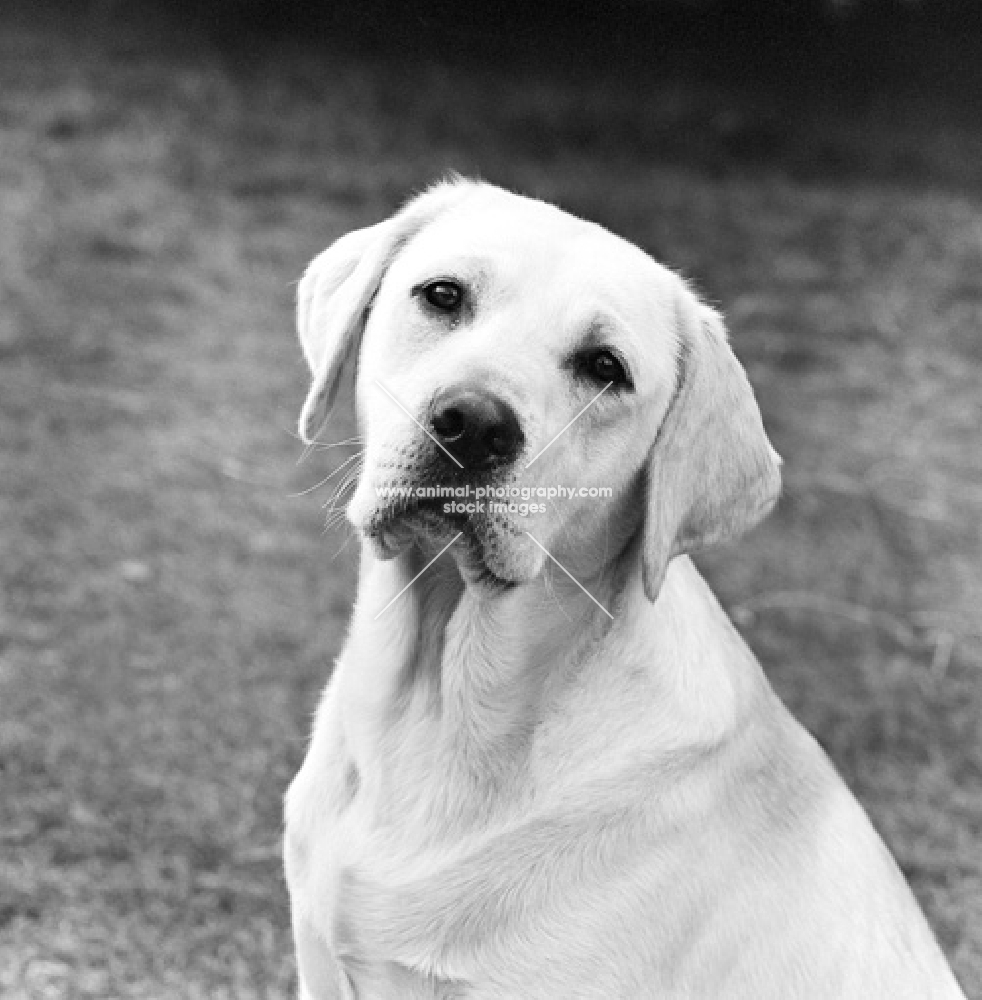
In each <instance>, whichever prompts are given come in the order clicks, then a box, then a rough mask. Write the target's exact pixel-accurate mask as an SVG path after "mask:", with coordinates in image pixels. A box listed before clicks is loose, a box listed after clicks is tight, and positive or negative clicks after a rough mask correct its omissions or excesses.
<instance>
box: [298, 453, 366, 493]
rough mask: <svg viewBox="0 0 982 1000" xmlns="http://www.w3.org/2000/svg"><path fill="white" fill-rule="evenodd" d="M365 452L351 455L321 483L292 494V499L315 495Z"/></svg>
mask: <svg viewBox="0 0 982 1000" xmlns="http://www.w3.org/2000/svg"><path fill="white" fill-rule="evenodd" d="M364 454H365V452H364V451H356V452H355V453H354V454H353V455H349V456H348V457H347V458H346V459H345V460H344V461H343V462H342V463H341V464H340V465H339V466H338V467H337V468H336V469H335V470H334V471H333V472H332V473H330V474H329V475H327V476H325V477H324V478H323V479H322V480H321V481H320V482H319V483H314V485H313V486H308V487H307V489H305V490H301V491H300V492H299V493H291V494H290V496H291V497H305V496H306V495H307V494H308V493H313V492H314V490H319V489H320V488H321V487H322V486H323V485H325V483H329V482H330V481H331V480H332V479H333V478H334V477H335V476H336V475H337V474H338V473H339V472H340V471H341V470H342V469H343V468H344V467H345V466H346V465H350V464H351V463H352V462H354V461H356V460H357V459H359V458H361V457H362V455H364Z"/></svg>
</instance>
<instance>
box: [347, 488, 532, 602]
mask: <svg viewBox="0 0 982 1000" xmlns="http://www.w3.org/2000/svg"><path fill="white" fill-rule="evenodd" d="M363 534H364V536H365V537H366V538H367V539H368V541H369V543H370V544H371V546H372V550H373V552H374V553H375V556H376V557H377V558H379V559H383V560H388V559H394V558H395V557H396V556H398V555H400V554H402V553H403V552H406V551H408V550H409V549H410V548H412V547H413V546H415V547H417V548H418V549H419V550H420V552H421V554H422V556H423V557H424V558H425V559H427V560H428V559H432V558H434V557H436V556H437V555H439V554H440V552H441V551H442V550H443V549H444V548H448V551H449V552H450V553H451V554H452V556H453V558H454V560H455V561H456V563H457V566H458V568H459V570H460V574H461V576H462V577H463V578H464V580H465V581H466V582H468V583H472V584H476V585H481V586H486V587H491V588H510V587H514V586H516V585H517V584H520V583H524V582H527V580H526V577H525V576H524V574H522V573H520V572H516V568H515V567H513V566H512V565H511V560H509V559H507V558H506V557H505V554H504V553H503V551H502V548H503V547H502V545H501V544H500V542H496V541H492V540H491V538H490V537H489V532H488V529H487V527H486V526H485V525H477V524H475V523H474V521H473V519H471V518H469V517H467V516H466V515H461V516H454V515H452V514H444V513H443V512H442V511H439V510H435V509H432V508H428V507H425V506H418V507H414V508H412V509H409V510H405V509H404V510H401V511H398V512H392V511H376V512H375V513H374V514H373V515H372V517H371V518H370V519H369V522H368V525H367V527H366V528H364V529H363Z"/></svg>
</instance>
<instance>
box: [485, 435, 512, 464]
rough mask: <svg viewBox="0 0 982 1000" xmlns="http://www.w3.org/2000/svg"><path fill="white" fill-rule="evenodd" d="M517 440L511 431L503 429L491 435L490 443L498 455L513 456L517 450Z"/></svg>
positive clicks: (492, 449)
mask: <svg viewBox="0 0 982 1000" xmlns="http://www.w3.org/2000/svg"><path fill="white" fill-rule="evenodd" d="M515 441H516V435H515V434H512V433H509V432H508V431H507V430H501V431H499V432H497V433H495V434H493V435H492V436H491V440H490V441H489V442H488V444H489V445H490V446H491V451H492V452H493V453H494V454H495V455H498V456H499V457H502V458H504V457H506V456H509V457H510V456H511V455H513V454H514V452H515Z"/></svg>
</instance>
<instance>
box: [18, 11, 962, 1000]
mask: <svg viewBox="0 0 982 1000" xmlns="http://www.w3.org/2000/svg"><path fill="white" fill-rule="evenodd" d="M526 6H527V5H526ZM536 9H537V16H536V18H535V19H533V18H532V17H531V16H530V15H529V14H528V12H527V10H526V9H525V6H520V5H517V4H508V3H505V4H500V3H499V4H485V5H471V6H467V5H460V4H458V5H457V6H456V8H455V7H454V6H453V5H451V4H449V3H446V4H442V5H441V4H430V5H425V6H422V7H421V6H418V5H396V4H393V3H384V2H382V0H371V2H367V3H364V4H362V5H359V6H357V7H352V6H344V5H342V6H340V7H338V6H337V5H335V6H327V5H325V6H324V7H314V6H312V5H309V4H305V5H304V4H299V3H298V4H277V5H273V4H263V3H258V2H256V3H249V4H232V3H231V2H228V3H221V2H211V3H206V4H203V5H202V4H199V5H194V6H192V5H190V4H189V5H187V6H186V7H183V8H182V6H181V5H172V6H169V7H166V8H165V7H164V5H156V6H154V5H136V4H123V3H114V2H112V0H109V2H99V3H92V4H76V5H73V6H71V7H68V6H66V5H61V6H57V7H39V6H38V5H37V4H32V5H23V6H21V5H17V4H13V5H10V4H8V5H5V6H4V8H3V10H2V11H0V219H2V225H0V581H2V604H0V995H2V996H3V997H4V998H5V1000H6V998H8V997H9V998H11V1000H19V998H35V997H37V998H48V997H54V998H63V997H64V998H69V997H72V998H73V997H85V998H116V997H120V998H122V997H141V998H154V1000H156V998H161V1000H163V998H168V1000H169V998H197V997H202V998H209V1000H211V998H220V997H229V998H243V1000H245V998H253V997H256V998H269V1000H273V998H284V997H288V996H290V995H291V991H292V989H293V963H292V956H291V947H290V940H289V932H288V914H287V906H286V895H285V889H284V886H283V882H282V879H281V875H280V865H279V858H278V841H279V834H280V800H281V796H282V793H283V790H284V789H285V787H286V785H287V783H288V781H289V779H290V777H291V776H292V774H293V772H294V770H295V769H296V767H297V765H298V763H299V760H300V758H301V755H302V753H303V749H304V743H305V739H306V734H307V731H308V727H309V721H310V715H311V712H312V710H313V708H314V705H315V703H316V698H317V694H318V691H319V689H320V688H321V686H322V684H323V682H324V680H325V678H326V676H327V673H328V670H329V666H330V663H331V659H332V657H333V656H334V654H335V653H336V652H337V650H338V649H339V646H340V644H341V642H342V640H343V634H344V628H345V621H346V616H347V612H348V608H349V605H350V601H351V597H352V588H353V582H354V571H355V566H354V562H355V558H354V557H355V550H356V548H357V546H356V545H355V544H354V543H350V542H349V540H348V537H347V535H346V534H345V533H344V532H343V531H341V532H337V531H335V532H332V533H330V534H328V535H324V534H323V532H322V526H323V521H324V512H323V511H322V509H321V505H322V504H323V503H325V502H327V501H329V500H330V498H331V494H332V488H331V487H332V485H333V482H334V480H332V481H331V482H329V483H327V484H325V485H324V486H322V487H321V488H320V489H318V490H315V491H314V492H313V493H311V494H309V495H307V496H302V497H296V496H294V494H296V493H298V492H300V491H302V490H304V489H306V488H308V487H311V486H314V485H315V484H317V483H318V482H319V481H320V480H321V479H323V477H324V476H326V475H327V474H328V473H330V472H331V471H332V470H333V469H335V468H336V467H337V466H338V465H340V463H341V462H343V461H344V459H345V458H347V457H348V456H349V455H350V454H351V453H352V451H353V448H352V447H349V446H345V445H341V446H338V447H337V448H334V449H330V450H325V451H322V452H318V453H315V454H314V455H313V456H311V457H310V458H309V459H308V460H307V461H305V462H303V463H302V464H299V465H298V464H297V460H298V458H299V457H300V454H301V449H300V447H299V445H298V444H297V441H296V440H295V438H294V436H293V430H292V428H293V425H294V420H295V415H296V412H297V410H298V408H299V405H300V402H301V399H302V394H303V391H304V388H305V385H306V373H305V371H304V368H303V365H302V362H301V359H300V354H299V350H298V349H297V347H296V344H295V342H294V337H293V332H292V317H291V309H292V299H293V282H294V281H295V280H296V278H297V277H298V276H299V274H300V273H301V271H302V269H303V267H304V265H305V263H306V262H307V260H308V259H309V258H310V257H311V256H313V254H314V253H316V252H317V251H318V250H320V249H321V248H322V247H324V246H325V245H326V244H327V243H328V242H330V241H331V240H332V239H334V238H335V237H336V236H338V235H340V234H341V233H343V232H345V231H346V230H348V229H350V228H352V227H355V226H359V225H363V224H366V223H369V222H373V221H376V220H377V219H379V218H381V217H382V216H384V215H385V214H386V213H388V212H390V211H391V210H392V209H393V208H395V207H396V206H397V205H398V204H399V202H400V201H401V200H402V199H403V198H404V197H405V196H406V195H407V194H408V193H410V192H412V191H413V190H415V189H418V188H419V187H421V186H422V185H424V184H426V183H427V182H429V181H430V180H432V179H433V178H434V177H436V176H438V175H439V174H441V173H442V172H444V171H446V170H447V169H450V168H453V169H457V170H460V171H463V172H466V173H477V174H480V175H482V176H484V177H486V178H488V179H490V180H493V181H496V182H499V183H503V184H506V185H512V186H515V187H517V188H519V189H522V190H524V191H526V192H529V193H532V194H536V195H540V196H542V197H546V198H549V199H552V200H555V201H558V202H559V203H560V204H562V205H563V206H565V207H567V208H569V209H571V210H572V211H575V212H578V213H581V214H584V215H587V216H589V217H591V218H593V219H596V220H597V221H599V222H601V223H605V224H607V225H609V226H610V227H611V228H613V229H615V230H617V231H618V232H621V233H623V234H624V235H625V236H627V237H629V238H631V239H633V240H635V241H637V242H638V243H640V244H641V245H642V246H644V247H645V248H647V249H648V250H650V251H651V252H652V253H654V254H655V255H656V256H659V257H661V258H662V259H664V260H666V261H667V262H670V263H672V264H674V265H676V266H678V267H680V268H681V269H683V270H684V271H685V272H686V273H687V274H689V275H691V276H692V277H694V278H695V279H696V280H697V282H698V283H699V285H700V286H701V288H702V290H703V292H704V293H705V294H706V295H707V296H708V297H709V298H710V299H711V300H712V301H714V302H716V303H718V304H719V305H720V306H721V307H722V308H723V309H724V310H725V312H726V313H727V316H728V318H729V322H730V326H731V329H732V335H733V341H734V344H735V347H736V350H737V352H738V354H739V355H740V357H741V358H742V359H743V361H744V363H745V365H746V366H747V369H748V371H749V373H750V376H751V379H752V380H753V382H754V384H755V386H756V388H757V392H758V396H759V399H760V402H761V406H762V409H763V410H764V414H765V418H766V421H767V424H768V427H769V428H770V431H771V434H772V437H773V439H774V441H775V444H776V445H777V447H778V450H779V451H780V452H781V453H782V454H783V455H784V457H785V460H786V467H785V468H786V479H787V486H786V491H785V495H784V498H783V500H782V502H781V504H780V506H779V508H778V510H777V511H776V513H775V514H774V515H773V516H772V518H771V519H770V521H769V522H768V523H767V524H766V525H765V526H764V527H762V528H761V529H760V530H758V531H757V532H756V533H755V534H754V535H753V536H752V537H750V538H748V539H747V540H746V541H744V542H743V543H741V544H739V545H737V546H735V547H733V548H732V549H730V550H727V551H721V552H718V553H713V554H711V555H708V556H707V557H706V558H704V559H703V560H702V564H703V566H704V568H705V570H706V572H707V574H708V575H709V576H710V578H711V580H712V582H713V583H714V585H715V587H716V589H717V591H718V592H719V594H720V595H721V597H722V599H723V601H724V604H725V605H726V606H727V607H728V608H729V610H730V612H731V614H733V616H734V618H735V619H736V620H737V622H738V624H739V625H740V627H741V629H742V630H743V631H744V633H745V634H746V636H747V638H748V639H749V641H750V642H751V644H752V645H753V647H754V648H755V650H756V651H757V652H758V654H759V655H760V657H761V659H762V661H763V662H764V664H765V667H766V668H767V671H768V673H769V675H770V677H771V678H772V680H773V683H774V684H775V686H776V687H777V688H778V690H779V692H780V693H781V694H782V696H783V697H784V698H785V699H786V700H787V701H788V702H789V703H790V705H791V707H792V708H793V710H794V711H795V713H796V714H797V715H798V716H799V717H800V718H801V719H802V720H803V721H804V722H805V723H806V724H807V725H808V726H809V727H810V728H811V729H812V730H813V731H814V732H815V733H816V735H817V736H818V737H819V738H820V739H821V741H822V742H823V743H824V744H825V746H826V747H827V748H828V750H829V752H830V753H831V755H832V756H833V758H834V759H835V761H836V763H837V765H838V766H839V768H840V770H841V771H842V773H843V774H844V776H845V778H846V780H847V781H848V782H849V784H850V786H851V787H852V788H853V789H854V790H855V791H856V793H857V794H858V795H859V797H860V798H861V800H862V801H863V803H864V804H865V805H866V807H867V808H868V809H869V811H870V813H871V814H872V816H873V818H874V821H875V822H876V824H877V826H878V827H879V829H880V830H881V831H882V833H883V835H884V837H885V838H886V839H887V841H888V843H889V844H890V846H891V848H892V849H893V851H894V852H895V853H896V855H897V857H898V858H899V860H900V862H901V865H902V866H903V868H904V870H905V872H906V873H907V875H908V877H909V878H910V880H911V882H912V883H913V886H914V888H915V891H916V892H917V894H918V896H919V898H920V899H921V901H922V903H923V905H924V907H925V909H926V910H927V912H928V914H929V916H930V918H931V921H932V923H933V925H934V926H935V928H936V929H937V932H938V935H939V937H940V939H941V941H942V943H943V945H944V947H945V950H946V952H947V953H948V955H949V956H950V957H951V960H952V962H953V964H954V966H955V968H956V970H957V972H958V974H959V976H960V978H961V980H962V982H963V984H964V986H965V988H966V991H967V992H968V994H969V996H970V997H973V998H976V1000H979V998H982V725H980V717H982V623H980V615H979V608H980V606H982V561H980V557H982V537H980V528H979V522H980V514H982V447H980V426H982V334H980V328H982V123H980V116H979V113H978V110H977V109H978V108H979V107H980V106H982V104H980V103H979V98H980V96H982V73H980V69H979V67H980V65H982V60H980V59H979V58H978V56H979V54H980V53H982V47H980V46H979V44H978V41H979V35H978V24H977V23H975V22H977V20H978V17H977V15H976V14H974V13H973V10H974V7H973V6H972V5H965V4H962V5H958V4H938V5H933V6H932V7H931V9H930V12H928V10H927V8H926V7H916V6H914V7H911V6H904V7H903V8H902V9H900V8H897V7H894V6H891V5H888V4H865V5H858V6H852V7H849V8H847V9H839V12H838V13H837V14H835V15H832V16H830V15H829V14H828V13H827V11H825V10H824V9H820V8H819V5H815V4H801V5H794V4H780V3H772V4H762V3H756V4H753V5H740V4H728V5H727V4H694V5H677V6H673V5H666V4H641V5H638V6H630V5H626V4H620V5H613V6H611V5H601V4H595V5H589V4H579V5H576V4H574V5H572V6H570V5H566V6H565V7H563V8H561V9H560V8H559V7H556V6H550V5H544V6H539V7H537V8H536ZM523 11H524V13H523ZM342 410H344V407H342ZM332 431H333V440H337V441H344V440H346V439H347V438H349V437H350V436H351V435H352V434H353V433H354V429H353V426H352V423H351V419H350V415H347V414H346V413H342V415H341V416H339V417H338V419H337V421H336V422H335V425H334V427H333V429H332ZM346 543H347V544H346Z"/></svg>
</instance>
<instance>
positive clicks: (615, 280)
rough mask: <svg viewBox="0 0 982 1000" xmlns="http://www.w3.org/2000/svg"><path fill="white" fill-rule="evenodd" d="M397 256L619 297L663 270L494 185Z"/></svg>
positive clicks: (601, 232)
mask: <svg viewBox="0 0 982 1000" xmlns="http://www.w3.org/2000/svg"><path fill="white" fill-rule="evenodd" d="M406 249H407V250H408V251H409V252H408V253H406V252H404V253H403V254H401V255H400V256H401V262H402V264H403V266H405V267H408V268H410V269H411V270H414V271H417V272H419V273H420V274H425V273H426V272H427V270H428V269H434V268H435V269H437V270H439V269H441V268H442V269H444V270H447V271H454V270H456V269H458V268H460V269H462V270H464V271H465V272H466V271H467V270H468V269H482V268H483V269H484V270H486V271H488V272H490V276H491V277H493V278H496V279H498V281H501V282H507V281H508V280H509V279H511V280H512V281H516V282H525V281H529V280H536V281H539V282H543V281H549V280H550V279H555V280H557V281H561V282H564V283H565V282H569V281H577V280H579V281H581V282H587V283H588V284H589V285H590V287H592V288H594V289H596V290H597V291H602V289H603V288H604V286H605V285H606V284H608V283H611V284H612V285H613V291H614V292H615V293H616V294H620V293H622V292H623V291H624V289H625V287H626V286H627V285H628V284H630V283H632V282H633V283H636V284H642V283H650V282H652V281H655V282H657V281H658V278H659V276H658V272H659V271H662V272H663V271H664V269H663V268H661V267H660V266H659V265H657V264H656V263H655V262H654V261H653V260H652V259H651V258H650V257H648V255H647V254H645V253H644V251H642V250H641V249H640V248H639V247H637V246H635V245H634V244H632V243H629V242H628V241H627V240H624V239H622V238H621V237H619V236H615V235H614V234H613V233H611V232H608V231H607V230H606V229H604V228H602V227H601V226H599V225H597V224H596V223H593V222H587V221H585V220H583V219H579V218H577V217H576V216H573V215H570V214H569V213H567V212H564V211H563V210H562V209H559V208H557V207H555V206H553V205H549V204H546V203H545V202H540V201H535V200H533V199H530V198H524V197H521V196H519V195H513V194H511V193H509V192H505V191H501V190H498V189H495V188H486V189H477V190H476V191H475V192H474V194H472V196H471V197H469V198H466V199H465V200H464V201H463V202H462V203H460V204H459V205H457V206H455V207H454V208H453V209H452V210H451V211H448V212H446V213H444V214H443V215H441V216H439V217H437V218H436V219H434V220H433V221H431V222H430V223H429V224H428V225H427V226H425V227H424V228H423V229H422V231H421V232H419V233H418V234H417V235H416V236H415V237H414V238H413V239H412V240H411V241H410V244H409V245H408V246H407V248H406Z"/></svg>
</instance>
